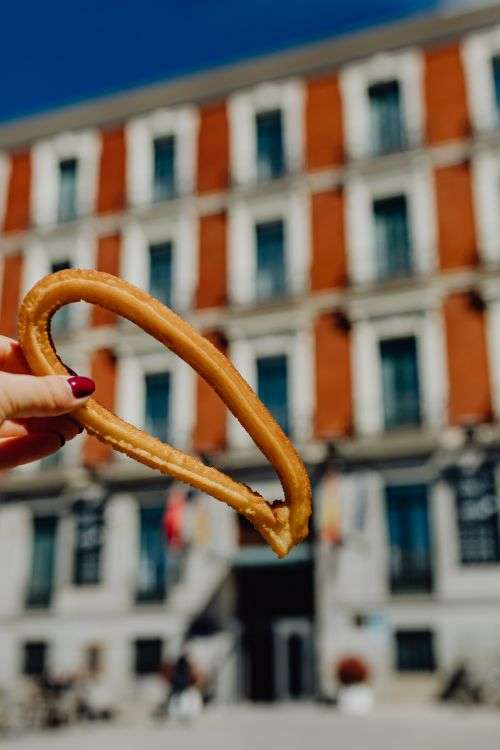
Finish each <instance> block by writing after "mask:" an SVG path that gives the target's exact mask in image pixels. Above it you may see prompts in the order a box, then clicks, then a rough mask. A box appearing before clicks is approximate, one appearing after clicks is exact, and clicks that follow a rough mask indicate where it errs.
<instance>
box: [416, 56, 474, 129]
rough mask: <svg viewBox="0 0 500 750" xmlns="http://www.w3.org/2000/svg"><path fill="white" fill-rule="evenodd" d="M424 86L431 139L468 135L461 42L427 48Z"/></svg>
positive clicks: (468, 125) (468, 126)
mask: <svg viewBox="0 0 500 750" xmlns="http://www.w3.org/2000/svg"><path fill="white" fill-rule="evenodd" d="M424 89H425V108H426V122H427V128H426V130H427V141H428V143H430V144H434V143H440V142H442V141H451V140H454V139H459V138H465V137H467V136H468V135H469V132H470V124H469V116H468V112H467V93H466V89H465V77H464V70H463V66H462V58H461V53H460V46H459V45H458V44H448V45H445V46H443V47H437V48H435V49H430V50H427V51H426V53H425V77H424Z"/></svg>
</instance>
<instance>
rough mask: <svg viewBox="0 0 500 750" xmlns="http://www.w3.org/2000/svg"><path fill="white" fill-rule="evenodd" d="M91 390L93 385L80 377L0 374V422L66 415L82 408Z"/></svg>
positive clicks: (92, 390) (93, 388) (90, 381)
mask: <svg viewBox="0 0 500 750" xmlns="http://www.w3.org/2000/svg"><path fill="white" fill-rule="evenodd" d="M94 390H95V384H94V382H93V381H92V380H90V378H84V377H80V376H73V377H71V378H65V377H64V376H62V375H47V376H45V377H36V376H34V375H13V374H11V373H6V372H0V421H1V422H3V421H4V420H5V419H12V418H19V417H52V416H58V415H60V414H67V413H69V412H72V411H74V410H75V409H78V408H79V407H81V406H83V405H84V404H85V403H86V401H87V399H88V398H89V396H90V395H91V394H92V393H93V392H94Z"/></svg>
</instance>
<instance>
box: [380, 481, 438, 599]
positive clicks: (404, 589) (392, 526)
mask: <svg viewBox="0 0 500 750" xmlns="http://www.w3.org/2000/svg"><path fill="white" fill-rule="evenodd" d="M386 507H387V522H388V527H389V542H390V578H389V581H390V588H391V591H392V592H393V593H415V592H425V591H431V589H432V554H431V538H430V529H429V510H428V500H427V488H426V486H425V485H401V486H392V487H387V488H386Z"/></svg>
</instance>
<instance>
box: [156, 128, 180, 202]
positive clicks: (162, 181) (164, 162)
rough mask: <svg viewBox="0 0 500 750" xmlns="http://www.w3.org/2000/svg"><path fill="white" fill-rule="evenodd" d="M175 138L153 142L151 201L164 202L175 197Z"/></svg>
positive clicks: (163, 138)
mask: <svg viewBox="0 0 500 750" xmlns="http://www.w3.org/2000/svg"><path fill="white" fill-rule="evenodd" d="M175 194H176V190H175V137H174V136H173V135H169V136H165V137H162V138H155V140H154V141H153V200H154V201H164V200H170V199H172V198H174V197H175Z"/></svg>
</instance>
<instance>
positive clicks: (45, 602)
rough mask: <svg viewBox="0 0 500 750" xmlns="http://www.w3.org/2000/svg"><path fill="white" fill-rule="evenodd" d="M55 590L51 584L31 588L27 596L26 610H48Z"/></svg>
mask: <svg viewBox="0 0 500 750" xmlns="http://www.w3.org/2000/svg"><path fill="white" fill-rule="evenodd" d="M52 593H53V589H52V586H51V585H50V584H47V585H46V586H30V588H29V589H28V592H27V594H26V599H25V607H26V609H48V608H49V607H50V605H51V603H52Z"/></svg>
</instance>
